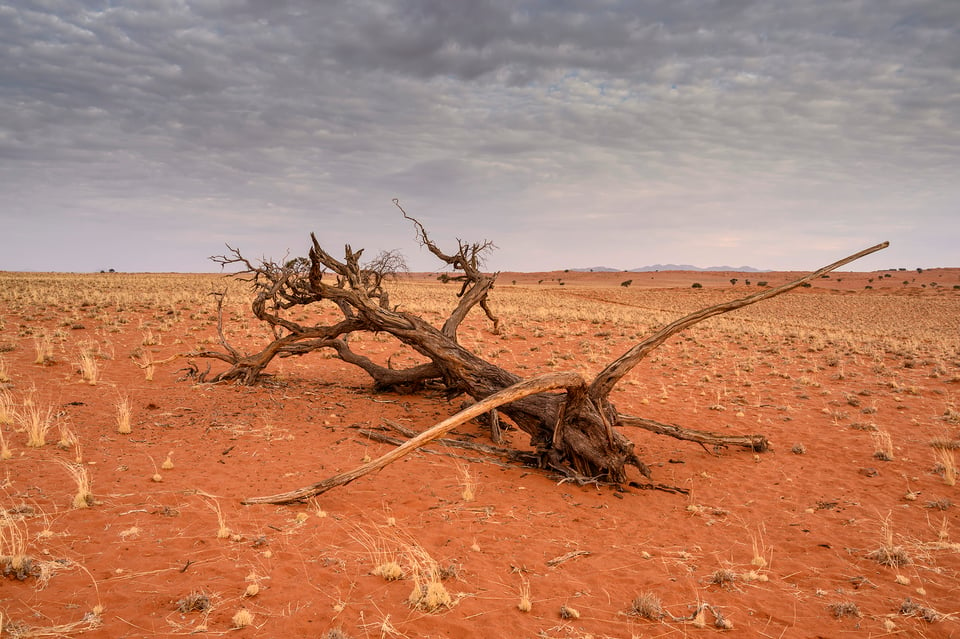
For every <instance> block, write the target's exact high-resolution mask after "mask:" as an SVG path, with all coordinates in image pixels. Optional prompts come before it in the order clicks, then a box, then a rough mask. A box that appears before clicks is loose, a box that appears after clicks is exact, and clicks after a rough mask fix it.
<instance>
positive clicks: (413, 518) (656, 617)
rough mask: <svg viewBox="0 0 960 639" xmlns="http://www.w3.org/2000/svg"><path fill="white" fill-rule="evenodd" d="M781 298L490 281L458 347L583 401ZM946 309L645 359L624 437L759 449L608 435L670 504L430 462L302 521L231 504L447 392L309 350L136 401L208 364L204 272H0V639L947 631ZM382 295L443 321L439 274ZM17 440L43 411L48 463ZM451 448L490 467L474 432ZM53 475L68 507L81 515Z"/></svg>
mask: <svg viewBox="0 0 960 639" xmlns="http://www.w3.org/2000/svg"><path fill="white" fill-rule="evenodd" d="M793 275H795V274H789V273H750V274H745V273H701V272H697V273H683V272H663V273H574V272H570V273H541V274H522V273H503V274H501V275H500V277H499V279H498V282H499V283H498V285H497V288H496V289H495V290H494V291H493V293H492V296H491V306H492V307H493V308H494V310H495V312H497V313H498V314H500V315H501V316H502V318H503V319H504V322H505V327H506V328H505V330H504V331H503V334H502V335H493V334H492V333H491V332H490V330H489V328H490V327H489V324H487V323H485V322H484V321H483V318H482V316H481V314H475V315H474V316H471V318H470V319H469V320H468V322H467V323H466V324H465V325H464V327H463V329H462V331H461V336H462V337H461V341H462V343H464V344H465V345H467V346H468V347H470V348H471V349H473V350H474V351H475V352H478V353H481V354H482V356H484V357H486V358H488V359H490V360H491V361H493V362H495V363H497V364H498V365H500V366H503V367H505V368H507V369H510V370H513V371H515V372H517V373H518V374H520V375H523V376H534V375H537V374H540V373H545V372H550V371H558V370H575V371H579V372H581V373H583V374H584V375H587V376H590V375H593V374H596V373H597V372H598V371H599V370H601V369H602V368H603V366H604V365H605V364H606V363H608V362H609V361H611V360H612V359H614V358H615V357H617V356H618V355H619V354H620V353H622V352H623V351H624V350H626V349H627V348H629V346H630V345H632V344H634V343H636V341H637V340H639V339H642V337H643V336H645V335H646V334H648V333H649V332H650V331H651V330H653V329H655V328H656V327H658V326H662V325H663V324H665V323H666V322H669V321H671V320H672V319H675V318H677V317H679V316H680V315H682V314H683V313H686V312H690V311H692V310H695V309H697V308H700V307H702V306H705V305H708V304H713V303H717V302H719V301H722V300H727V299H733V298H736V297H739V296H742V295H745V294H748V293H750V292H754V291H755V290H757V286H756V282H758V281H766V282H768V283H769V284H770V285H776V284H779V283H782V282H784V281H787V280H788V279H792V276H793ZM732 277H736V278H738V283H737V285H735V286H733V285H731V283H730V281H729V280H730V278H732ZM627 279H632V283H631V285H630V286H621V282H623V281H625V280H627ZM745 279H750V280H752V281H753V282H752V283H751V285H749V286H746V285H745V284H744V280H745ZM693 282H699V283H701V284H702V285H703V288H702V289H693V288H691V284H692V283H693ZM958 284H960V269H933V270H928V271H923V272H922V273H917V272H916V271H907V272H903V271H896V270H891V271H878V272H874V273H835V274H833V275H832V276H831V277H830V278H829V279H824V280H823V281H822V282H817V283H816V284H815V285H814V286H813V287H811V288H807V289H801V290H798V291H796V292H793V293H789V294H787V295H784V296H782V297H778V298H776V299H774V300H770V301H768V302H764V303H761V304H759V305H757V306H752V307H749V308H747V309H743V310H741V311H737V312H736V313H733V314H731V315H729V316H724V317H723V318H716V319H714V320H710V321H709V322H706V323H704V324H703V325H701V326H698V327H695V328H694V329H692V330H690V331H688V332H686V333H683V334H680V335H678V336H676V337H674V338H673V339H671V340H670V341H669V342H668V343H667V344H665V345H664V346H663V347H661V348H660V349H658V350H656V351H654V353H653V354H652V355H651V356H650V357H648V359H647V360H645V361H644V362H642V363H641V364H640V365H639V366H638V367H637V368H636V369H635V370H634V371H633V372H632V373H631V375H630V376H629V377H628V378H627V379H626V380H624V383H623V384H622V385H621V387H620V388H618V389H617V390H616V391H615V392H614V394H613V395H612V397H611V399H612V400H613V401H614V402H615V403H616V404H617V406H618V408H619V410H620V411H621V412H624V413H629V414H634V415H640V416H645V417H650V418H652V419H656V420H659V421H662V422H668V423H676V424H680V425H682V426H686V427H689V428H697V429H701V430H708V431H714V432H718V433H724V434H734V433H756V432H759V433H764V434H766V435H767V436H768V437H769V438H770V440H771V442H772V445H773V450H772V451H770V452H767V453H762V454H754V453H753V452H750V451H744V450H734V449H726V450H713V449H712V448H711V449H707V448H704V447H701V446H699V445H697V444H694V443H690V442H683V441H678V440H673V439H669V438H666V437H663V436H657V435H653V434H652V433H649V432H647V431H643V430H636V429H634V430H630V431H625V434H627V435H628V436H629V437H630V438H631V439H632V440H633V441H634V442H636V445H637V448H638V450H639V451H640V457H641V458H642V459H643V460H645V461H646V462H647V463H648V464H649V465H650V466H651V468H652V470H653V476H654V477H653V479H654V481H655V482H657V483H661V484H666V485H669V486H675V487H679V488H683V489H685V490H686V491H689V494H687V495H683V494H671V493H668V492H663V491H658V490H640V489H637V488H627V489H625V490H624V491H623V492H618V491H616V490H614V489H612V488H610V487H605V486H596V485H586V486H578V485H574V484H572V483H569V482H563V481H560V480H559V479H558V478H557V477H556V476H554V475H552V474H551V473H549V472H546V471H544V470H539V469H535V468H520V467H515V466H513V467H510V466H502V465H496V464H494V463H491V459H492V458H485V457H484V456H483V455H482V454H480V453H476V452H472V451H467V450H461V449H454V448H449V447H445V446H443V445H436V444H434V445H431V446H429V447H428V448H429V450H431V451H434V453H440V454H432V453H428V452H426V451H423V452H415V453H413V454H411V455H409V456H408V457H406V458H404V459H403V460H401V461H399V462H397V463H395V464H393V465H391V466H388V467H387V468H386V469H384V470H382V471H381V472H379V473H378V474H375V475H370V476H367V477H363V478H361V479H359V480H357V481H355V482H353V483H351V484H349V485H347V486H345V487H341V488H337V489H334V490H332V491H330V492H328V493H326V494H324V495H321V496H320V497H318V498H316V499H314V500H311V501H310V502H308V503H303V504H296V505H290V506H272V505H268V506H260V505H258V506H244V505H241V503H240V502H241V500H242V499H243V498H245V497H252V496H259V495H266V494H272V493H278V492H283V491H287V490H292V489H294V488H299V487H301V486H305V485H308V484H311V483H313V482H315V481H319V480H321V479H324V478H327V477H329V476H331V475H333V474H335V473H337V472H340V471H345V470H349V469H351V468H354V467H356V466H358V465H360V464H361V463H362V462H363V461H364V460H366V459H369V458H375V457H377V456H379V455H381V454H383V453H385V452H386V451H388V450H389V449H390V446H389V445H387V444H382V443H377V442H374V441H371V440H370V439H368V438H366V437H364V436H363V435H362V434H361V433H360V432H359V431H360V430H361V429H385V430H384V433H385V434H388V435H392V436H398V434H397V433H396V432H395V431H394V430H392V429H391V428H390V427H389V425H388V424H389V423H390V422H395V423H399V424H402V425H404V426H406V427H408V428H409V429H412V430H415V431H422V430H424V429H426V428H428V427H429V426H431V425H433V424H435V423H436V422H438V421H440V420H442V419H443V418H445V417H447V416H448V415H450V414H452V413H454V412H456V411H457V410H458V409H459V407H460V405H461V402H462V401H463V398H455V399H453V400H452V401H451V400H448V399H446V398H445V397H444V396H443V395H442V394H441V393H439V392H436V391H427V392H425V393H423V394H420V395H401V394H394V393H384V394H375V393H373V392H372V390H371V382H370V380H369V378H368V377H367V376H366V375H365V374H364V373H363V372H362V371H360V370H359V369H356V368H353V367H351V366H349V365H347V364H344V363H342V362H340V361H339V360H337V359H333V358H331V357H328V356H325V355H324V354H322V353H315V354H312V355H309V356H305V357H300V358H290V359H285V360H281V361H278V362H275V363H274V364H272V365H271V367H270V368H269V369H268V372H269V373H271V375H270V376H269V377H268V378H267V379H266V380H265V381H264V382H263V383H262V384H261V385H258V386H254V387H244V386H236V385H231V384H222V385H206V384H197V383H194V382H193V381H191V380H190V379H186V378H184V374H185V373H184V371H183V370H182V369H183V368H184V367H185V366H186V360H184V359H176V360H173V361H170V362H169V363H161V364H156V366H155V370H154V371H153V374H152V379H150V380H148V379H147V376H148V373H149V372H150V371H149V368H147V364H148V362H149V361H150V360H151V359H152V360H153V361H154V362H161V361H162V360H165V359H166V358H169V357H171V356H173V355H175V354H178V353H186V352H188V351H190V350H191V349H192V348H194V347H195V346H197V345H198V344H203V345H204V346H205V347H215V346H216V342H217V338H216V336H217V330H216V329H217V327H216V316H215V313H214V311H215V309H214V304H213V300H212V298H210V297H209V296H206V293H207V292H209V291H211V290H215V289H216V288H217V287H221V288H222V287H223V286H225V284H224V283H223V281H222V280H221V279H219V278H217V277H215V276H210V275H196V276H193V275H133V274H100V275H68V274H20V273H0V386H2V391H0V433H2V435H3V444H4V449H5V450H8V451H9V453H10V455H9V458H6V459H3V460H0V482H2V490H0V501H2V509H3V511H4V512H5V515H4V517H3V520H2V521H0V544H2V546H0V567H2V568H3V572H4V576H3V577H2V578H0V614H2V630H0V636H11V637H17V636H21V637H28V636H81V635H82V636H84V637H111V638H117V637H167V636H182V635H189V634H194V633H205V634H207V635H215V636H219V635H223V634H230V635H232V636H236V637H331V638H333V637H341V638H342V637H353V638H361V637H362V638H368V637H531V638H533V637H556V638H559V637H577V638H586V637H596V638H599V637H618V638H620V637H622V638H632V637H681V636H708V635H715V634H720V633H725V632H726V633H732V634H734V635H735V636H738V637H846V636H864V637H867V636H871V637H877V636H886V635H888V634H889V635H896V636H903V637H951V636H960V622H958V617H957V615H958V614H960V581H958V574H960V525H958V523H960V522H958V512H960V503H958V502H960V495H958V489H957V487H956V486H955V485H950V483H949V482H950V479H951V470H953V471H954V472H955V465H956V463H957V456H958V455H960V453H957V452H956V451H955V449H956V448H957V447H960V398H958V390H960V385H958V382H960V347H958V345H960V337H958V336H960V290H957V285H958ZM231 286H232V287H233V288H232V289H231V298H230V299H231V303H230V304H228V305H227V307H226V312H225V317H224V328H225V330H226V331H227V335H228V338H229V339H230V340H231V341H232V342H233V343H235V344H236V345H238V346H240V347H241V348H243V349H246V350H248V351H251V350H253V349H254V348H256V347H257V345H262V344H264V343H266V338H265V336H264V329H262V328H261V327H260V326H259V325H258V324H257V322H256V321H255V320H254V319H253V318H252V316H251V314H250V312H249V308H248V306H247V305H246V301H245V299H244V297H243V295H244V289H243V288H242V287H241V286H240V285H239V284H238V283H233V284H231ZM398 286H399V287H400V289H401V290H400V293H399V294H398V296H397V297H396V299H399V300H404V299H409V301H407V302H406V306H405V308H411V309H412V310H415V311H417V312H423V313H424V314H425V315H426V316H427V317H432V314H436V317H438V318H439V317H440V316H441V312H442V310H441V309H439V308H438V307H437V304H442V303H443V302H438V303H435V302H434V301H432V300H435V299H436V300H446V302H445V303H446V304H447V306H448V307H449V306H450V305H452V304H453V303H454V302H453V301H452V300H453V298H454V295H455V292H456V289H455V286H456V285H454V284H449V285H446V286H444V285H443V284H441V283H439V282H437V281H436V275H435V274H434V275H423V276H420V277H411V278H409V279H407V280H404V281H402V282H399V283H398ZM866 287H870V288H866ZM424 291H425V293H423V292H424ZM421 294H423V295H426V297H425V298H421V297H419V296H421ZM404 295H406V298H405V297H404ZM424 300H425V301H424ZM418 305H419V306H418ZM421 307H422V308H421ZM431 309H433V310H431ZM351 341H352V342H353V346H354V348H356V349H357V350H359V351H360V352H361V353H364V354H367V355H368V356H370V357H373V358H374V359H377V360H378V361H384V362H385V361H387V359H388V358H390V361H391V363H392V364H394V365H396V366H405V365H407V364H409V363H415V362H418V361H421V360H419V359H418V358H417V356H416V354H415V353H413V352H412V351H411V350H410V349H408V348H405V347H401V346H400V345H398V344H397V343H395V342H394V341H392V340H391V339H387V338H386V337H384V336H372V335H362V336H358V337H357V338H355V339H352V340H351ZM44 344H46V346H47V347H49V352H48V354H47V356H46V357H45V361H44V363H42V364H39V363H36V362H37V360H38V359H44V358H42V357H40V355H42V352H41V351H42V350H43V349H44ZM84 354H86V358H84V357H83V356H84ZM85 359H86V362H85ZM91 361H92V362H93V364H92V365H91V364H90V362H91ZM85 363H86V366H87V370H88V377H90V376H91V373H89V371H90V370H91V367H92V368H93V369H96V370H95V372H94V373H92V375H93V377H94V381H95V383H93V384H91V383H89V381H90V380H89V379H88V380H87V381H84V379H83V375H82V371H83V365H84V364H85ZM196 363H197V365H198V366H199V367H200V368H201V370H202V369H204V368H205V367H206V366H207V365H208V362H206V361H197V362H196ZM213 366H214V367H216V364H213ZM124 401H128V402H129V406H130V409H131V420H130V424H131V432H130V433H129V434H121V433H119V432H118V425H117V421H118V404H122V403H123V402H124ZM33 418H36V420H38V422H40V423H42V422H44V420H45V419H46V418H49V422H48V425H49V427H50V430H49V432H48V433H47V435H46V444H45V445H43V446H41V447H29V446H27V433H26V432H24V429H25V428H26V427H27V426H28V425H29V424H30V423H31V419H33ZM456 433H457V436H458V437H460V438H464V439H469V440H471V441H475V442H478V443H490V442H489V436H488V432H487V431H486V430H485V428H484V427H483V426H481V425H478V424H474V423H471V424H468V425H465V426H463V427H460V428H458V429H457V431H456ZM506 440H507V442H508V444H509V445H510V446H511V447H514V448H519V449H524V448H526V446H527V440H526V437H525V436H524V434H523V433H522V432H519V431H516V430H510V431H508V432H507V433H506ZM934 444H935V445H934ZM884 451H885V452H884ZM494 461H495V460H494ZM951 465H952V466H951ZM71 473H74V474H76V473H86V475H87V477H88V479H89V483H90V493H91V494H92V497H90V498H89V499H86V500H85V499H83V498H82V497H81V499H80V500H79V501H75V499H74V497H75V495H76V493H77V491H78V488H77V483H76V482H75V480H74V479H73V476H72V475H71ZM637 479H642V478H639V477H637ZM471 493H472V494H471ZM78 506H86V507H78ZM391 562H395V563H396V565H397V567H398V570H397V571H396V572H394V573H393V574H391V573H390V571H389V570H388V569H384V568H383V566H384V565H385V564H391ZM17 566H19V567H20V568H19V570H18V569H17ZM431 572H434V573H435V575H436V577H438V578H442V581H440V583H441V584H442V586H443V589H444V590H445V591H446V593H447V594H448V595H449V597H450V598H449V600H448V603H447V605H441V606H440V607H439V608H438V609H436V610H433V611H430V610H425V609H423V608H422V607H420V608H418V607H415V606H413V605H411V604H410V603H409V598H410V595H411V593H412V592H416V593H419V592H421V588H424V589H425V588H426V581H427V580H428V578H429V576H430V574H431ZM388 576H389V577H398V578H395V579H389V580H388V579H387V578H386V577H388ZM424 591H425V590H424ZM644 603H646V608H645V607H644V605H643V604H644ZM658 603H659V609H658V608H657V604H658ZM522 604H529V609H528V610H526V611H524V610H522V608H527V607H528V606H527V605H522ZM698 610H699V611H700V613H701V614H700V615H697V614H696V613H697V611H698ZM242 611H246V612H248V613H249V615H245V614H242ZM644 613H646V616H644ZM241 626H242V627H241ZM338 633H339V634H338Z"/></svg>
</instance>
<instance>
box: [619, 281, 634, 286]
mask: <svg viewBox="0 0 960 639" xmlns="http://www.w3.org/2000/svg"><path fill="white" fill-rule="evenodd" d="M631 284H633V280H624V281H622V282H620V286H622V287H624V288H626V287H628V286H630V285H631Z"/></svg>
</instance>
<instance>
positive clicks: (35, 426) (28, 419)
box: [17, 402, 53, 448]
mask: <svg viewBox="0 0 960 639" xmlns="http://www.w3.org/2000/svg"><path fill="white" fill-rule="evenodd" d="M17 421H19V422H20V427H21V428H22V429H23V431H24V432H25V433H26V434H27V447H28V448H43V447H44V446H45V445H46V443H47V433H48V432H50V428H51V427H52V426H53V409H51V408H48V409H46V410H43V409H42V408H40V407H39V406H37V405H36V404H34V403H33V402H28V403H27V404H26V405H25V406H24V407H23V410H22V411H20V412H19V413H17Z"/></svg>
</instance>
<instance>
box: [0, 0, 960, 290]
mask: <svg viewBox="0 0 960 639" xmlns="http://www.w3.org/2000/svg"><path fill="white" fill-rule="evenodd" d="M958 25H960V3H955V2H944V1H942V0H938V1H932V0H886V1H885V0H870V1H869V2H867V1H866V0H861V1H859V2H858V1H851V2H844V3H837V2H833V1H832V0H811V1H809V2H802V3H800V2H797V3H782V2H775V1H774V0H758V1H747V0H743V1H739V2H733V1H724V2H719V1H717V2H707V3H704V2H700V1H696V2H695V1H692V0H664V1H662V2H644V3H637V2H628V1H624V2H616V1H613V0H611V1H607V2H574V1H572V0H570V1H565V0H541V1H539V2H537V1H530V2H520V3H516V2H505V1H504V2H498V1H492V0H491V1H482V0H474V1H471V2H448V1H442V0H405V1H399V2H385V1H377V0H351V1H349V2H348V1H346V0H343V1H341V2H327V3H314V2H306V1H300V2H297V1H267V0H248V1H247V2H229V3H227V2H221V1H220V0H200V1H180V2H167V1H165V0H138V1H134V2H123V3H111V2H74V1H70V0H45V1H43V2H37V1H34V2H8V3H5V4H4V5H3V6H2V7H0V198H2V201H3V206H2V209H0V210H2V211H3V213H2V216H3V218H4V221H3V222H4V227H5V233H4V237H5V239H6V241H5V242H4V250H3V254H2V257H0V268H5V269H32V270H96V269H100V268H118V269H120V270H186V271H191V270H209V269H210V268H211V265H210V264H209V263H208V262H207V261H206V260H205V257H206V256H207V255H210V254H211V253H217V252H220V251H221V249H222V247H223V244H224V243H225V242H229V243H230V244H231V245H239V246H240V247H241V248H243V249H245V250H246V251H247V252H248V253H250V254H252V255H261V254H267V255H273V256H276V257H279V256H282V255H283V254H284V253H285V252H286V251H287V250H288V249H289V250H290V251H291V252H292V253H294V254H301V253H303V251H304V249H305V246H306V239H307V234H308V233H309V232H310V231H316V232H317V233H318V235H319V236H320V237H321V238H324V241H325V242H326V243H328V244H330V245H331V246H332V247H335V246H336V245H338V244H342V243H344V242H350V243H351V244H352V245H353V246H354V247H355V248H356V247H359V246H368V247H369V249H370V250H371V251H375V250H378V249H381V248H401V249H402V250H404V252H405V253H407V254H408V257H409V258H410V259H409V261H410V262H411V264H412V266H414V267H415V268H419V269H429V268H433V264H432V263H431V262H430V261H429V259H428V256H426V255H424V254H423V253H420V252H418V251H417V247H416V245H415V243H414V242H413V231H412V229H411V228H409V226H408V225H407V224H404V223H403V220H402V219H401V218H400V216H399V214H398V212H397V211H396V210H395V209H394V208H393V206H392V204H391V199H392V198H394V197H397V198H399V199H400V200H401V201H402V202H403V204H404V206H405V207H406V208H407V210H408V211H410V212H411V213H412V214H414V215H417V216H418V217H420V218H421V220H422V221H423V222H424V223H425V225H426V226H427V228H428V229H430V230H431V231H432V232H433V233H434V235H435V237H436V239H437V240H438V241H440V242H452V241H454V238H457V237H460V238H464V239H469V240H475V239H483V238H489V239H492V240H494V241H495V242H496V243H497V244H498V246H500V250H499V251H498V252H497V253H496V254H495V255H494V256H493V257H492V259H491V262H490V266H491V267H493V268H496V269H503V270H542V269H553V268H565V267H576V266H593V265H607V266H613V267H617V268H631V267H635V266H640V265H643V264H649V263H655V262H685V263H693V264H698V265H701V266H709V265H711V264H722V263H736V264H751V265H754V266H758V267H765V268H783V269H787V268H789V269H806V268H813V267H816V266H819V265H821V263H825V262H828V261H832V259H833V258H835V257H840V254H846V253H849V252H854V251H855V250H857V249H859V248H863V247H865V246H868V245H871V244H874V243H876V242H879V241H881V240H884V239H890V240H891V241H893V243H894V244H893V247H892V248H891V249H888V251H886V252H884V253H883V254H880V255H879V256H877V257H872V258H868V260H867V261H865V262H863V263H862V264H861V265H860V266H859V267H858V268H881V267H886V266H901V265H902V266H910V267H912V266H925V267H930V266H960V263H957V258H956V255H957V251H956V241H957V238H958V237H960V215H958V214H957V213H958V211H957V207H958V203H960V184H958V180H957V169H956V167H958V166H960V33H958Z"/></svg>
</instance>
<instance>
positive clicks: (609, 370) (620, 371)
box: [589, 242, 890, 399]
mask: <svg viewBox="0 0 960 639" xmlns="http://www.w3.org/2000/svg"><path fill="white" fill-rule="evenodd" d="M889 245H890V243H889V242H882V243H880V244H877V245H876V246H871V247H870V248H867V249H864V250H862V251H860V252H859V253H854V254H853V255H850V256H848V257H845V258H843V259H842V260H838V261H836V262H834V263H833V264H828V265H827V266H824V267H823V268H821V269H819V270H816V271H814V272H813V273H810V274H809V275H805V276H803V277H801V278H800V279H797V280H794V281H792V282H788V283H787V284H783V285H781V286H777V287H776V288H771V289H766V290H764V291H761V292H760V293H755V294H753V295H749V296H747V297H744V298H741V299H738V300H733V301H730V302H723V303H722V304H716V305H715V306H710V307H707V308H704V309H701V310H699V311H696V312H695V313H690V314H689V315H687V316H685V317H681V318H680V319H678V320H676V321H674V322H671V323H670V324H668V325H667V326H665V327H663V328H662V329H660V330H659V331H657V332H656V333H654V334H653V335H651V336H650V337H648V338H647V339H645V340H643V341H642V342H640V343H639V344H637V345H636V346H634V347H633V348H631V349H630V350H628V351H627V352H626V353H624V354H623V355H621V356H620V357H619V358H617V359H616V360H614V361H613V362H611V363H610V364H609V365H608V366H607V367H606V368H604V369H603V370H602V371H600V373H599V374H598V375H597V377H596V378H595V379H594V380H593V383H592V384H590V388H589V393H590V396H591V397H593V398H595V399H600V398H603V397H606V396H607V395H609V394H610V391H612V390H613V388H614V386H616V385H617V382H619V381H620V380H621V379H623V376H624V375H626V374H627V373H629V372H630V370H631V369H632V368H633V367H634V366H636V365H637V364H639V363H640V360H642V359H643V358H644V357H646V355H647V353H649V352H650V351H652V350H653V349H655V348H656V347H658V346H660V345H661V344H663V343H664V342H665V341H666V340H667V339H668V338H669V337H670V336H672V335H674V334H676V333H679V332H680V331H682V330H684V329H687V328H690V327H691V326H693V325H694V324H697V323H699V322H702V321H703V320H705V319H707V318H710V317H713V316H714V315H720V314H722V313H729V312H730V311H735V310H737V309H738V308H743V307H744V306H749V305H750V304H755V303H757V302H759V301H761V300H766V299H770V298H771V297H776V296H777V295H780V294H782V293H786V292H787V291H790V290H793V289H795V288H797V287H798V286H801V285H803V284H804V283H806V282H809V281H810V280H813V279H816V278H818V277H820V276H821V275H824V274H826V273H829V272H830V271H832V270H834V269H838V268H840V267H841V266H843V265H845V264H849V263H850V262H853V261H854V260H858V259H860V258H861V257H864V256H866V255H870V254H871V253H875V252H876V251H879V250H881V249H885V248H887V247H888V246H889Z"/></svg>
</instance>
